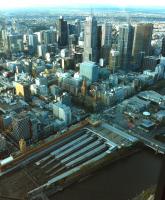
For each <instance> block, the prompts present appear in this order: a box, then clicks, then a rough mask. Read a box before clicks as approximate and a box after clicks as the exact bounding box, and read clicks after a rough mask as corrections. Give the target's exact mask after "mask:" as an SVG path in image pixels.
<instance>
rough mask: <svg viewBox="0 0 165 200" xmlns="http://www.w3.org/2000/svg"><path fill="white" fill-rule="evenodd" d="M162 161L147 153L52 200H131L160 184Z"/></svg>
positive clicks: (107, 168) (117, 163)
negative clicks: (143, 191) (158, 182)
mask: <svg viewBox="0 0 165 200" xmlns="http://www.w3.org/2000/svg"><path fill="white" fill-rule="evenodd" d="M160 166H161V158H160V157H159V156H158V155H155V154H154V153H153V152H151V151H148V150H144V151H142V152H139V153H137V154H135V155H133V156H131V157H129V158H125V159H122V160H120V161H118V162H116V163H114V164H111V165H109V166H107V167H104V169H102V170H100V171H97V172H96V173H95V174H93V176H92V177H90V178H88V179H86V180H84V181H83V182H80V183H76V184H74V185H72V186H70V187H68V188H66V189H65V190H64V191H62V192H59V193H57V194H56V195H55V196H54V197H52V200H128V199H131V198H132V197H134V196H136V195H137V194H139V193H141V192H142V190H144V189H147V188H148V187H150V186H152V185H155V184H156V183H157V181H158V177H159V171H160Z"/></svg>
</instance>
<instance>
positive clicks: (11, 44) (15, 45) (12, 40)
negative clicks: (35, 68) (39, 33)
mask: <svg viewBox="0 0 165 200" xmlns="http://www.w3.org/2000/svg"><path fill="white" fill-rule="evenodd" d="M7 43H8V50H9V51H10V52H11V53H18V52H22V51H23V35H22V34H12V35H8V36H7Z"/></svg>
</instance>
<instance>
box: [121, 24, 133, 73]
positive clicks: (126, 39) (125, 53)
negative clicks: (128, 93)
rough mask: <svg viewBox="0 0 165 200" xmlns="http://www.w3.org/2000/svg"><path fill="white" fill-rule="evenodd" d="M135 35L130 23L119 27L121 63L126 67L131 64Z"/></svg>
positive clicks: (122, 66)
mask: <svg viewBox="0 0 165 200" xmlns="http://www.w3.org/2000/svg"><path fill="white" fill-rule="evenodd" d="M133 35H134V29H133V27H132V26H131V25H130V24H126V25H122V26H121V27H120V28H119V38H118V51H119V65H120V67H121V68H124V69H127V68H128V67H129V66H130V62H131V58H132V45H133Z"/></svg>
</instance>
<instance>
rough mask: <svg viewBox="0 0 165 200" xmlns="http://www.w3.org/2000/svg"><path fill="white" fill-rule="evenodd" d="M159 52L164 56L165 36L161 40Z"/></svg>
mask: <svg viewBox="0 0 165 200" xmlns="http://www.w3.org/2000/svg"><path fill="white" fill-rule="evenodd" d="M161 54H162V56H163V57H165V37H164V38H163V40H162V51H161Z"/></svg>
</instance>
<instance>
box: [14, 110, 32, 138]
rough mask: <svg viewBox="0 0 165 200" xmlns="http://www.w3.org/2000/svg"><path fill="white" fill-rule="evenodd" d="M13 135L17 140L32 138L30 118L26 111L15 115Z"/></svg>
mask: <svg viewBox="0 0 165 200" xmlns="http://www.w3.org/2000/svg"><path fill="white" fill-rule="evenodd" d="M12 127H13V136H14V138H15V139H16V140H18V141H19V140H20V139H25V140H28V139H30V138H31V129H30V119H29V116H27V114H26V113H24V112H23V113H21V114H18V115H16V116H14V118H13V120H12Z"/></svg>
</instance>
